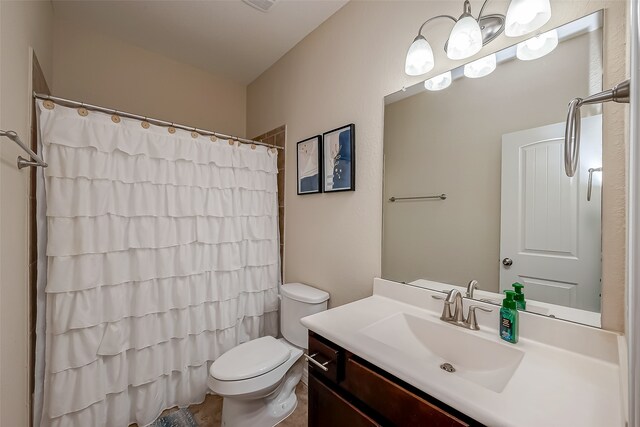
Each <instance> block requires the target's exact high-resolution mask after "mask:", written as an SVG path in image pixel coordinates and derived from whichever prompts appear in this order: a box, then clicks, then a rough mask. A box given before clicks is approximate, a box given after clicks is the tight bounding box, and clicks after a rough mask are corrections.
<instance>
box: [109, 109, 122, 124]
mask: <svg viewBox="0 0 640 427" xmlns="http://www.w3.org/2000/svg"><path fill="white" fill-rule="evenodd" d="M111 121H112V122H113V123H120V116H118V110H114V111H113V114H112V115H111Z"/></svg>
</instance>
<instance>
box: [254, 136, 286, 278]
mask: <svg viewBox="0 0 640 427" xmlns="http://www.w3.org/2000/svg"><path fill="white" fill-rule="evenodd" d="M286 131H287V127H286V126H285V125H282V126H279V127H277V128H275V129H273V130H270V131H269V132H266V133H264V134H262V135H259V136H256V137H254V138H251V139H253V140H255V141H260V142H264V143H266V144H271V145H275V146H278V147H283V148H284V150H279V151H278V207H279V209H278V215H279V218H278V219H279V221H278V232H279V233H280V259H281V263H280V274H281V275H282V274H283V272H284V244H285V241H284V237H285V236H284V219H285V200H284V194H285V193H284V177H285V152H286V140H287V139H286V133H287V132H286ZM283 281H284V277H283Z"/></svg>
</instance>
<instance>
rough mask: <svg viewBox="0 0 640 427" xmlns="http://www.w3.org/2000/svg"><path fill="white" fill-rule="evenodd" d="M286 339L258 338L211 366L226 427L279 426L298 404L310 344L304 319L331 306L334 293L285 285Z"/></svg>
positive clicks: (283, 321) (282, 318)
mask: <svg viewBox="0 0 640 427" xmlns="http://www.w3.org/2000/svg"><path fill="white" fill-rule="evenodd" d="M281 295H282V306H281V309H280V310H281V311H280V330H281V332H282V335H283V336H284V338H280V339H276V338H274V337H271V336H265V337H261V338H257V339H254V340H251V341H248V342H246V343H243V344H240V345H239V346H237V347H234V348H232V349H231V350H229V351H227V352H226V353H224V354H223V355H222V356H220V357H219V358H218V359H216V360H215V361H214V362H213V363H212V364H211V368H210V369H209V378H208V380H207V385H208V386H209V388H210V389H211V391H213V392H214V393H216V394H218V395H220V396H222V397H223V403H222V425H223V426H224V427H250V426H251V427H273V426H275V425H276V424H278V423H279V422H280V421H282V420H284V419H285V418H286V417H288V416H289V415H290V414H291V413H292V412H293V411H294V410H295V408H296V406H297V403H298V401H297V397H296V394H295V388H296V386H297V385H298V382H300V378H301V377H302V371H303V366H304V361H303V359H302V354H303V353H304V349H306V348H307V333H308V332H307V329H306V328H305V327H304V326H302V324H301V323H300V318H302V317H305V316H308V315H311V314H314V313H318V312H320V311H323V310H326V309H327V300H328V299H329V294H328V293H326V292H324V291H321V290H319V289H315V288H312V287H310V286H307V285H303V284H301V283H289V284H286V285H282V286H281Z"/></svg>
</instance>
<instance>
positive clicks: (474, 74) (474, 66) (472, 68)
mask: <svg viewBox="0 0 640 427" xmlns="http://www.w3.org/2000/svg"><path fill="white" fill-rule="evenodd" d="M495 69H496V54H495V53H492V54H491V55H488V56H485V57H484V58H480V59H478V60H476V61H473V62H470V63H468V64H466V65H465V66H464V75H465V76H467V77H469V78H472V79H477V78H480V77H484V76H488V75H489V74H491V73H493V70H495Z"/></svg>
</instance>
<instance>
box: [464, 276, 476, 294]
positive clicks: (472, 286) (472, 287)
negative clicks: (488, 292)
mask: <svg viewBox="0 0 640 427" xmlns="http://www.w3.org/2000/svg"><path fill="white" fill-rule="evenodd" d="M476 289H478V281H477V280H472V281H470V282H469V284H468V285H467V293H466V294H465V297H467V298H473V293H474V292H475V290H476Z"/></svg>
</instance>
